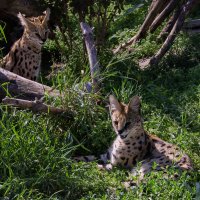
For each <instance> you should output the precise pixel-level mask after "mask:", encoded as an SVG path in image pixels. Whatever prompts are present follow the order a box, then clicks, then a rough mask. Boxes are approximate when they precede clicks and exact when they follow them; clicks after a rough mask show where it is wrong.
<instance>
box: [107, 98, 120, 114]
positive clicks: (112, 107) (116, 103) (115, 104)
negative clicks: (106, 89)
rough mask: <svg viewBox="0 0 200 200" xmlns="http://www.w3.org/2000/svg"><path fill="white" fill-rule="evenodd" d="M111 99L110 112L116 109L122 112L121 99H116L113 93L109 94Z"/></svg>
mask: <svg viewBox="0 0 200 200" xmlns="http://www.w3.org/2000/svg"><path fill="white" fill-rule="evenodd" d="M109 101H110V106H109V108H110V113H111V114H112V113H113V112H114V111H116V110H117V111H119V112H121V110H122V109H121V105H120V103H119V101H118V100H117V99H116V97H115V96H113V95H110V96H109Z"/></svg>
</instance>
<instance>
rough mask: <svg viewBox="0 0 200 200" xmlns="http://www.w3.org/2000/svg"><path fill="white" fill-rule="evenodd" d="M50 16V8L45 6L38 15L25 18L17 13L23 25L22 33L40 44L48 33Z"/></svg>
mask: <svg viewBox="0 0 200 200" xmlns="http://www.w3.org/2000/svg"><path fill="white" fill-rule="evenodd" d="M49 17H50V9H49V8H47V10H46V11H44V15H41V16H38V17H31V18H26V17H24V16H23V15H22V14H21V13H19V14H18V18H19V19H20V22H21V24H22V26H23V27H24V33H25V35H26V37H28V38H29V39H31V40H34V41H36V42H38V43H40V44H42V43H43V42H45V41H46V39H47V38H48V34H49V29H48V21H49Z"/></svg>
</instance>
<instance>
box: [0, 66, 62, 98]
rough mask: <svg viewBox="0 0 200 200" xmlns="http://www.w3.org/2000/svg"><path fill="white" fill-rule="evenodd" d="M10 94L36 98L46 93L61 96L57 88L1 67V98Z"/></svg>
mask: <svg viewBox="0 0 200 200" xmlns="http://www.w3.org/2000/svg"><path fill="white" fill-rule="evenodd" d="M8 94H10V95H11V96H17V97H18V98H22V99H29V100H35V98H38V99H40V98H42V97H44V95H45V94H48V95H49V96H52V97H59V96H61V94H60V92H59V91H58V90H56V89H53V88H51V87H48V86H46V85H42V84H40V83H37V82H34V81H31V80H28V79H26V78H23V77H21V76H18V75H16V74H14V73H12V72H9V71H7V70H5V69H2V68H0V100H2V99H3V98H5V96H7V95H8Z"/></svg>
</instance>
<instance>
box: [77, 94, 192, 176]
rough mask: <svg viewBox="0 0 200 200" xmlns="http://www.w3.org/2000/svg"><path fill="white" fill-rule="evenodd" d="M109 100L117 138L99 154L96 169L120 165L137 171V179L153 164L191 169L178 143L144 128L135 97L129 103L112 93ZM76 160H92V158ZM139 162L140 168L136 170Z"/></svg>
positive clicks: (189, 161)
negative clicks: (97, 167) (150, 132)
mask: <svg viewBox="0 0 200 200" xmlns="http://www.w3.org/2000/svg"><path fill="white" fill-rule="evenodd" d="M109 100H110V115H111V119H112V125H113V128H114V130H115V133H116V134H117V137H116V139H115V140H114V142H113V144H112V146H111V147H110V148H109V150H108V152H107V153H106V154H103V155H101V156H100V160H101V161H102V162H103V164H101V165H99V168H101V169H107V170H110V169H112V168H113V166H122V167H125V168H128V169H130V170H131V172H132V173H133V174H139V177H140V179H142V178H143V176H144V175H145V174H146V173H148V172H150V171H151V170H152V168H153V166H156V167H155V168H156V169H157V170H161V169H164V168H166V166H172V165H173V166H175V167H177V168H179V169H182V170H192V162H191V160H190V158H189V157H188V155H186V154H184V153H183V152H182V151H181V150H180V149H179V148H178V147H177V146H175V145H173V144H170V143H168V142H165V141H163V140H161V139H160V138H158V137H156V136H154V135H150V134H148V133H147V132H146V131H145V130H144V128H143V120H142V117H141V114H140V99H139V97H138V96H135V97H133V98H132V99H131V100H130V102H129V104H128V105H126V104H123V103H120V102H119V101H118V100H117V99H116V98H115V97H114V96H112V95H111V96H110V98H109ZM76 159H77V160H84V161H91V160H94V159H95V157H94V156H93V157H92V156H88V157H86V156H85V157H82V158H76ZM108 160H110V163H109V164H108V163H107V161H108ZM140 161H141V167H140V169H139V170H136V169H137V168H136V165H137V163H138V162H140Z"/></svg>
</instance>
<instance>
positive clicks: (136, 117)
mask: <svg viewBox="0 0 200 200" xmlns="http://www.w3.org/2000/svg"><path fill="white" fill-rule="evenodd" d="M109 101H110V107H109V108H110V115H111V119H112V125H113V128H114V130H115V132H116V134H117V135H119V136H120V137H121V138H122V139H124V138H126V137H127V136H128V135H129V134H130V133H133V131H132V130H133V129H134V128H135V127H136V126H141V127H142V119H141V115H140V98H139V97H138V96H134V97H132V98H131V100H130V102H129V103H128V104H127V105H126V104H124V103H121V102H119V101H118V100H117V99H116V98H115V97H114V96H113V95H110V97H109Z"/></svg>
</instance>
